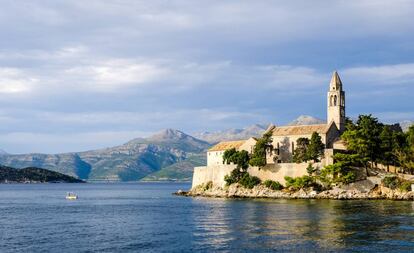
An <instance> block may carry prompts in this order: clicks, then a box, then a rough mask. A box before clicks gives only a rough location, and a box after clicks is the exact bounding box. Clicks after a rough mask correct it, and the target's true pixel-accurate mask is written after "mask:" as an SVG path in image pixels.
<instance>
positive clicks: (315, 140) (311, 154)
mask: <svg viewBox="0 0 414 253" xmlns="http://www.w3.org/2000/svg"><path fill="white" fill-rule="evenodd" d="M324 149H325V145H324V144H323V142H322V138H321V136H320V135H319V134H318V133H317V132H313V133H312V136H311V139H310V143H309V147H308V152H307V160H313V161H314V162H319V161H320V158H321V157H323V151H324Z"/></svg>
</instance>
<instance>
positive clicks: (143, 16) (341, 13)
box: [0, 0, 414, 152]
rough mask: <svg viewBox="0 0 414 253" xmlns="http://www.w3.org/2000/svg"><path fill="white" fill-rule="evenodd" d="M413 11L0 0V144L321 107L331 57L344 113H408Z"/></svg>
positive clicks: (237, 121) (264, 117)
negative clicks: (3, 0)
mask: <svg viewBox="0 0 414 253" xmlns="http://www.w3.org/2000/svg"><path fill="white" fill-rule="evenodd" d="M413 9H414V2H412V1H399V0H397V1H393V2H390V1H385V0H384V1H382V0H381V1H331V2H315V1H313V2H309V1H293V2H292V1H290V2H277V3H274V2H268V1H220V0H212V1H208V2H207V1H205V2H191V1H168V2H166V1H161V0H160V1H158V0H154V1H111V0H109V1H98V0H91V1H88V2H87V3H83V2H77V1H60V2H56V1H51V0H42V1H36V0H35V1H31V2H30V3H23V2H18V1H9V2H6V3H4V4H3V5H2V9H1V10H0V21H1V22H0V32H1V33H2V36H3V38H4V39H3V40H1V41H0V48H1V49H0V94H1V95H2V96H0V108H1V110H0V123H1V124H0V148H4V149H6V150H9V149H10V150H11V151H13V152H15V151H16V152H19V150H24V151H25V152H26V151H30V150H36V151H47V152H53V151H54V150H59V151H64V150H69V149H72V150H73V149H76V143H75V142H73V141H72V139H71V138H74V139H76V138H82V140H81V141H80V143H81V142H82V143H83V144H79V149H83V148H85V147H97V146H99V145H104V143H111V144H112V143H115V142H116V140H115V139H116V138H112V137H110V134H102V136H100V137H97V136H95V137H96V138H95V137H93V138H92V137H91V138H87V137H86V136H83V135H82V134H85V135H90V134H91V133H112V132H113V133H114V136H124V137H125V136H127V135H128V134H126V133H132V134H131V135H128V136H132V135H133V134H134V133H137V134H138V133H140V132H145V133H146V132H152V131H156V130H159V129H161V128H166V127H173V128H178V129H182V130H184V131H187V132H193V131H198V130H207V131H208V130H219V129H222V128H228V127H243V126H245V125H249V124H252V123H258V122H274V123H276V124H278V125H280V124H284V123H286V122H289V121H290V120H292V119H294V118H295V117H296V116H298V115H301V114H310V115H313V116H316V117H319V118H324V115H325V113H326V112H325V102H326V101H325V97H326V89H327V85H328V83H329V79H330V77H331V74H332V71H333V70H334V69H338V70H339V73H340V75H341V78H342V80H343V82H344V85H345V90H346V92H347V113H348V114H349V115H358V114H359V113H360V112H373V113H374V114H376V113H378V115H382V114H381V113H385V114H386V113H389V114H393V113H394V112H404V113H403V114H401V113H399V114H397V113H396V114H395V115H397V116H398V117H397V116H395V117H394V118H393V120H398V119H403V118H404V119H405V118H406V117H411V115H412V114H410V112H411V111H414V108H413V104H412V95H411V94H413V93H414V90H413V89H414V87H413V81H414V73H413V71H412V69H414V68H413V67H414V63H413V61H412V59H413V57H414V48H413V47H412V41H413V39H414V26H413V25H412V14H411V13H412V10H413ZM384 10H386V11H384ZM381 117H382V116H381ZM386 117H387V118H390V119H391V116H390V115H388V116H386ZM384 118H385V117H384ZM22 133H30V134H31V135H30V136H32V137H30V136H29V135H27V136H26V135H22ZM117 133H125V135H124V134H119V135H118V134H117ZM9 134H10V136H11V137H7V136H8V135H9ZM13 134H15V135H13ZM33 136H34V137H33ZM26 137H27V138H26ZM43 137H44V138H45V140H46V139H47V140H48V141H44V142H42V138H43ZM124 137H119V138H120V139H121V138H124ZM13 138H15V140H13ZM99 138H101V139H99ZM125 138H126V137H125ZM128 138H129V137H128ZM53 139H56V140H60V141H61V142H60V143H61V144H60V145H61V146H60V147H59V144H58V141H56V143H55V144H53V145H52V142H53ZM83 139H84V140H85V141H84V142H83ZM6 140H7V141H6ZM106 140H108V142H106ZM122 140H123V139H122ZM14 142H15V143H16V145H14V144H13V143H14ZM32 142H36V143H39V144H33V143H32ZM86 142H90V143H89V144H87V143H86ZM66 144H67V145H66ZM108 145H109V144H108ZM66 146H67V149H65V147H66Z"/></svg>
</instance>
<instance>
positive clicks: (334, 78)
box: [329, 71, 342, 90]
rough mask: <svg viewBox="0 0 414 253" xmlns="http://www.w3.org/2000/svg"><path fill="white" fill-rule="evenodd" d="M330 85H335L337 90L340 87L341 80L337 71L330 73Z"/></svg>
mask: <svg viewBox="0 0 414 253" xmlns="http://www.w3.org/2000/svg"><path fill="white" fill-rule="evenodd" d="M329 86H330V87H335V88H336V89H337V90H338V89H339V90H341V89H342V81H341V78H339V75H338V72H336V71H335V72H334V73H333V74H332V78H331V82H330V84H329Z"/></svg>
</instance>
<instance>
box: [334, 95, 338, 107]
mask: <svg viewBox="0 0 414 253" xmlns="http://www.w3.org/2000/svg"><path fill="white" fill-rule="evenodd" d="M337 99H338V98H337V97H336V95H335V96H334V106H336V100H337Z"/></svg>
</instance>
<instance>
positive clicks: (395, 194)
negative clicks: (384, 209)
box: [175, 180, 414, 201]
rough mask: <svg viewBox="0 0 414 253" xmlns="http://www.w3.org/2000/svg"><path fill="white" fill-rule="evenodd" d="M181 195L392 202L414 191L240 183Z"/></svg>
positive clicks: (362, 186) (373, 186) (411, 197)
mask: <svg viewBox="0 0 414 253" xmlns="http://www.w3.org/2000/svg"><path fill="white" fill-rule="evenodd" d="M175 194H176V195H180V196H189V197H213V198H272V199H338V200H352V199H359V200H362V199H365V200H371V199H373V200H375V199H389V200H408V201H414V192H413V191H408V192H406V191H401V190H399V189H395V190H392V189H390V188H387V187H384V186H381V185H376V184H373V183H372V182H370V181H368V180H363V181H361V182H358V183H354V184H353V185H350V186H346V187H335V188H333V189H331V190H326V191H320V192H318V191H315V190H313V189H300V190H299V191H290V190H288V189H284V190H281V191H276V190H271V189H269V188H268V187H266V186H264V185H257V186H255V187H254V188H253V189H246V188H244V187H242V186H241V185H239V184H232V185H230V186H228V187H224V188H221V187H216V186H212V187H206V186H203V185H202V186H198V187H195V188H193V189H191V190H190V191H182V190H179V191H177V192H176V193H175Z"/></svg>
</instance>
